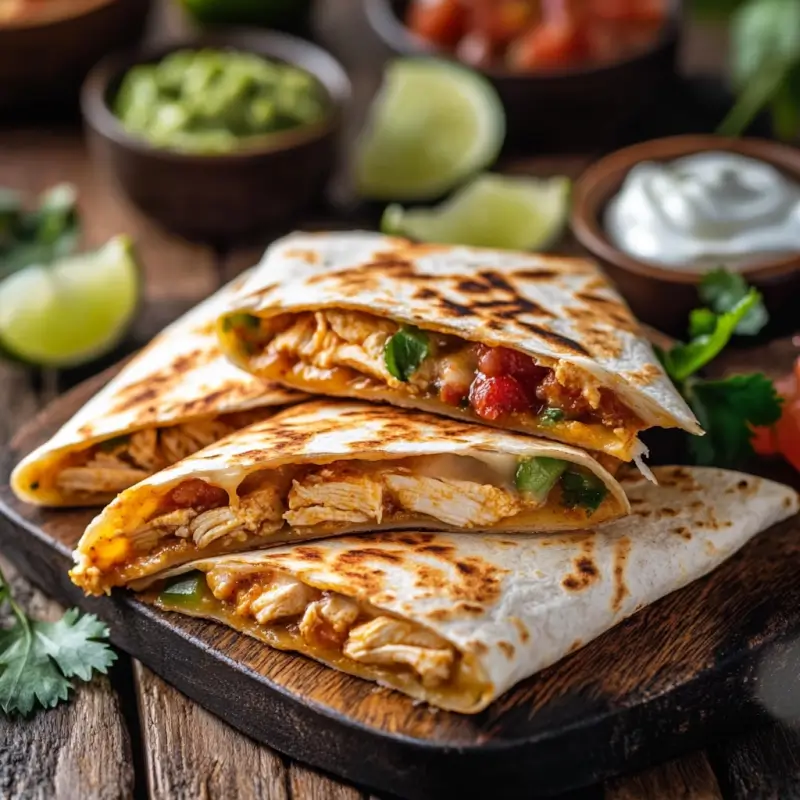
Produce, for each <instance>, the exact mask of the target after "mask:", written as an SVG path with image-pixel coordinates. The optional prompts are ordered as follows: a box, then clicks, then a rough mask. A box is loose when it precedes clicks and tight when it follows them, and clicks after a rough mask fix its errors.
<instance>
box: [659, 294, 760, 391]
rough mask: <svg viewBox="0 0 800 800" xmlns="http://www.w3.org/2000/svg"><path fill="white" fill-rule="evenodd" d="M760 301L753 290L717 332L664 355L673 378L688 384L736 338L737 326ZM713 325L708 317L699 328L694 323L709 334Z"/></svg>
mask: <svg viewBox="0 0 800 800" xmlns="http://www.w3.org/2000/svg"><path fill="white" fill-rule="evenodd" d="M760 300H761V295H760V294H759V293H758V292H757V291H756V290H755V289H750V291H749V292H748V293H747V295H746V296H745V297H743V298H742V299H741V300H739V302H738V303H736V304H735V305H734V306H733V308H732V309H731V310H730V311H728V312H726V313H724V314H719V315H718V316H717V318H716V320H715V322H714V327H713V330H710V331H709V332H706V333H702V334H700V335H698V336H694V337H693V338H692V340H691V341H690V342H688V343H686V344H677V345H675V347H673V348H672V349H671V350H669V351H668V352H665V353H663V356H662V359H663V362H664V367H665V369H666V370H667V372H668V373H669V375H670V377H671V378H672V379H673V380H674V381H677V382H679V383H680V382H682V381H685V380H686V379H687V378H688V377H689V376H690V375H693V374H694V373H695V372H697V371H698V370H699V369H701V368H702V367H704V366H705V365H706V364H708V362H709V361H711V360H712V359H713V358H714V357H716V356H717V355H719V353H720V352H721V351H722V350H723V348H724V347H725V345H726V344H728V342H729V341H730V338H731V336H733V332H734V331H735V330H736V326H737V325H738V324H739V323H740V322H741V320H742V319H744V317H745V316H746V315H747V313H748V312H749V311H750V310H751V309H752V308H755V306H756V304H757V303H759V302H760ZM709 322H710V320H708V319H707V318H705V317H704V319H703V324H702V325H700V326H698V323H697V322H695V323H693V324H694V325H695V326H698V327H700V328H701V329H702V330H706V331H708V324H709Z"/></svg>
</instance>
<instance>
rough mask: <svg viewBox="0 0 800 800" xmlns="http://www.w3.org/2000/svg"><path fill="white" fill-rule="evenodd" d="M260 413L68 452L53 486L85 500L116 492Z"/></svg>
mask: <svg viewBox="0 0 800 800" xmlns="http://www.w3.org/2000/svg"><path fill="white" fill-rule="evenodd" d="M263 417H264V410H263V409H256V410H253V411H242V412H236V413H233V414H226V415H223V416H219V417H212V418H211V419H205V420H197V421H195V422H187V423H184V424H182V425H168V426H165V427H162V428H144V429H142V430H138V431H134V432H133V433H131V434H126V435H123V436H116V437H114V438H113V439H108V440H106V441H104V442H99V443H98V444H95V445H92V447H90V448H88V449H86V450H83V451H81V452H79V453H73V454H70V455H69V456H68V457H67V459H66V460H65V462H64V464H63V465H62V466H61V468H60V469H58V471H57V472H56V475H55V485H56V488H57V489H58V490H59V491H61V492H62V493H64V494H66V495H69V496H79V497H86V498H87V499H88V498H91V497H92V496H95V495H108V494H118V493H119V492H122V491H123V490H125V489H127V488H128V487H130V486H133V485H134V484H137V483H139V481H142V480H144V479H145V478H147V477H148V476H149V475H152V474H153V473H155V472H158V471H159V470H162V469H164V468H165V467H168V466H170V465H171V464H175V463H176V462H178V461H180V460H181V459H183V458H186V457H187V456H190V455H192V454H193V453H196V452H197V451H198V450H202V449H203V448H204V447H208V446H209V445H210V444H213V443H214V442H216V441H218V440H219V439H222V438H223V437H224V436H227V435H228V434H230V433H233V432H234V431H236V430H238V429H239V428H243V427H245V426H246V425H250V424H252V423H253V422H255V421H256V420H259V419H263Z"/></svg>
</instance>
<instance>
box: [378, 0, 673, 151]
mask: <svg viewBox="0 0 800 800" xmlns="http://www.w3.org/2000/svg"><path fill="white" fill-rule="evenodd" d="M408 5H409V0H364V6H365V10H366V15H367V18H368V19H369V21H370V24H371V25H372V28H373V30H374V31H375V32H376V33H377V34H378V36H379V37H380V38H381V39H382V40H383V42H384V43H385V44H386V45H387V46H388V47H389V49H390V50H391V51H392V52H394V53H396V54H399V55H404V56H409V55H411V56H413V55H436V56H440V57H444V58H450V59H452V58H453V56H452V54H450V53H448V52H446V51H443V50H441V49H439V48H437V47H436V46H435V45H431V44H430V43H428V42H425V41H423V40H422V39H420V38H419V37H417V36H415V35H414V34H413V33H411V31H409V30H408V28H406V26H405V25H404V24H403V22H402V20H403V19H404V18H405V12H406V9H407V8H408ZM670 7H671V12H670V15H669V19H668V21H667V23H666V24H665V25H664V27H663V28H662V30H661V32H660V35H659V37H658V38H657V39H656V40H655V42H654V43H653V44H652V45H651V46H650V47H649V48H648V49H646V50H643V51H642V52H640V53H636V54H635V55H633V56H631V57H629V58H626V59H624V60H621V61H616V62H612V63H610V64H604V65H601V66H598V67H592V68H588V69H575V70H564V71H552V72H546V73H545V72H541V73H516V72H510V71H509V70H506V69H502V68H487V69H482V70H480V72H481V73H482V74H483V75H485V76H486V77H487V78H488V79H489V80H490V81H491V83H492V84H493V86H494V87H495V89H497V92H498V94H499V95H500V98H501V100H502V101H503V106H504V107H505V111H506V119H507V144H508V145H510V146H511V147H513V148H514V149H519V150H521V149H524V150H528V151H534V150H537V149H538V150H541V149H547V150H561V151H566V150H584V151H585V150H589V151H597V150H598V149H600V148H602V147H603V146H604V145H606V146H613V143H614V141H615V140H616V137H617V136H618V135H619V133H620V131H622V130H623V129H624V128H625V126H626V125H628V124H630V123H631V122H633V121H634V120H635V119H636V118H637V117H638V116H640V115H641V114H642V113H644V112H645V111H646V109H647V107H648V106H649V105H650V104H651V103H653V102H657V101H658V98H659V96H660V95H661V94H662V92H664V91H666V90H667V89H669V87H670V85H671V84H672V83H673V82H674V81H675V79H676V69H675V64H676V54H677V46H678V39H679V36H680V21H681V11H682V0H670Z"/></svg>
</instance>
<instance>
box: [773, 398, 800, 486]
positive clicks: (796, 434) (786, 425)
mask: <svg viewBox="0 0 800 800" xmlns="http://www.w3.org/2000/svg"><path fill="white" fill-rule="evenodd" d="M775 436H776V438H777V441H778V449H779V451H780V452H781V454H782V455H783V457H784V458H785V459H786V460H787V461H788V462H789V463H790V464H791V465H792V466H793V467H794V468H795V469H796V470H800V400H794V401H792V402H791V403H787V404H786V405H785V406H784V409H783V414H782V415H781V418H780V419H779V420H778V422H777V424H776V425H775Z"/></svg>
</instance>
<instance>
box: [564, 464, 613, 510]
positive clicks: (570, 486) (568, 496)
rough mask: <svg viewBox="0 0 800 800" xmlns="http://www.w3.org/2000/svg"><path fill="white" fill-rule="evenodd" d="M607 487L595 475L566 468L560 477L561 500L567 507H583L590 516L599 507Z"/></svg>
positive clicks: (606, 492)
mask: <svg viewBox="0 0 800 800" xmlns="http://www.w3.org/2000/svg"><path fill="white" fill-rule="evenodd" d="M607 494H608V487H607V486H606V485H605V484H604V483H603V481H601V480H600V478H598V477H597V476H596V475H592V474H590V473H586V472H578V471H576V470H573V469H568V470H567V471H566V472H565V473H564V475H563V476H562V478H561V502H562V503H563V504H564V505H565V506H566V507H567V508H585V509H586V514H587V516H591V515H592V514H594V512H595V511H597V509H598V508H600V505H601V504H602V502H603V500H605V498H606V495H607Z"/></svg>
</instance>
